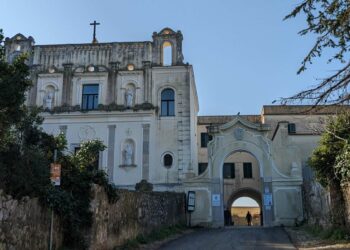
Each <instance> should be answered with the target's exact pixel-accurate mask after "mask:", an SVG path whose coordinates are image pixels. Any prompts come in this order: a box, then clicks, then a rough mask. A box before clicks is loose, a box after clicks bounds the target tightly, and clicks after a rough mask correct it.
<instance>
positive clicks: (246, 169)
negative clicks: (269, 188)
mask: <svg viewBox="0 0 350 250" xmlns="http://www.w3.org/2000/svg"><path fill="white" fill-rule="evenodd" d="M243 176H244V178H245V179H251V178H253V167H252V163H251V162H244V163H243Z"/></svg>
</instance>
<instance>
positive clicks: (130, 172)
mask: <svg viewBox="0 0 350 250" xmlns="http://www.w3.org/2000/svg"><path fill="white" fill-rule="evenodd" d="M182 39H183V37H182V34H181V32H180V31H177V32H175V31H173V30H171V29H170V28H165V29H163V30H161V31H160V32H154V33H153V35H152V41H144V42H111V43H89V44H58V45H35V44H34V39H33V38H32V37H28V38H27V37H25V36H23V35H21V34H17V35H15V36H13V37H12V38H6V39H5V50H6V57H7V59H8V61H9V62H11V61H12V60H13V59H14V58H15V56H17V55H18V54H20V53H22V52H31V57H30V58H29V65H30V67H31V78H32V80H33V87H32V88H31V90H30V91H29V92H28V93H27V105H29V106H31V105H38V106H43V108H44V112H43V113H42V115H43V117H44V118H45V121H44V124H43V128H44V130H45V131H46V132H48V133H51V134H54V135H57V134H59V133H64V134H65V135H66V137H67V141H68V146H69V150H68V151H69V152H67V153H74V152H75V151H76V150H78V149H79V146H80V144H81V143H82V142H83V141H86V140H90V139H100V140H101V141H102V142H103V143H104V144H105V145H106V146H107V149H106V150H105V151H103V152H100V155H99V167H100V168H101V169H104V170H105V171H106V172H107V174H108V176H109V180H110V182H112V183H114V184H115V185H117V186H118V187H121V188H125V189H134V187H135V184H136V183H138V182H140V181H141V180H146V181H148V182H149V183H152V184H153V188H154V190H157V191H169V190H171V191H180V192H187V191H195V192H196V208H195V211H194V212H193V214H192V223H193V224H204V225H209V226H222V225H223V224H224V216H223V214H224V209H228V207H230V206H231V204H232V202H233V201H234V200H235V199H237V198H239V197H242V196H248V197H251V198H253V199H254V200H256V201H257V203H258V204H259V205H260V208H261V210H262V214H263V224H264V226H274V225H281V224H284V225H294V223H295V222H296V221H299V220H302V219H303V218H304V213H303V207H302V200H303V197H304V196H303V188H302V187H303V175H302V173H303V170H304V168H305V167H307V159H308V157H309V156H310V155H311V153H312V150H313V149H314V148H315V147H316V146H317V143H318V141H319V138H320V133H321V131H322V129H323V126H324V124H325V120H326V119H327V116H329V115H335V114H337V113H338V112H341V111H342V110H344V109H346V108H347V107H343V108H339V107H334V106H333V107H330V106H323V107H320V108H319V109H317V110H312V111H310V108H311V107H310V106H282V105H274V106H263V108H262V112H261V114H257V115H237V116H214V117H210V116H203V117H201V116H197V113H198V110H199V106H198V97H197V92H196V84H195V80H194V72H193V68H192V66H191V65H190V64H188V63H184V60H183V54H182ZM169 47H170V50H169V51H170V60H169V61H167V62H166V56H165V54H166V50H165V49H166V48H169ZM205 134H207V138H205ZM202 135H204V136H203V137H202ZM209 135H210V136H211V137H212V140H211V141H210V142H209ZM203 141H204V144H206V145H205V146H202V144H203Z"/></svg>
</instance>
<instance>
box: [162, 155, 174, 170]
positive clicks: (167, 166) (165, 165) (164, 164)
mask: <svg viewBox="0 0 350 250" xmlns="http://www.w3.org/2000/svg"><path fill="white" fill-rule="evenodd" d="M166 156H170V157H171V164H170V165H167V164H166V159H165V157H166ZM173 164H174V156H173V155H172V154H170V153H165V154H164V155H163V166H164V167H165V168H171V167H172V166H173Z"/></svg>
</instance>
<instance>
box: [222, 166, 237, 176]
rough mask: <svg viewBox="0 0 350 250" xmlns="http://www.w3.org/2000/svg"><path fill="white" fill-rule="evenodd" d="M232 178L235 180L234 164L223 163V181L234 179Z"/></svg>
mask: <svg viewBox="0 0 350 250" xmlns="http://www.w3.org/2000/svg"><path fill="white" fill-rule="evenodd" d="M234 178H235V164H234V163H224V179H234Z"/></svg>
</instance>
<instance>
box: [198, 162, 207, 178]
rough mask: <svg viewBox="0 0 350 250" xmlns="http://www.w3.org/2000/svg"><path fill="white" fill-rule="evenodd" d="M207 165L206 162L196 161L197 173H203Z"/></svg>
mask: <svg viewBox="0 0 350 250" xmlns="http://www.w3.org/2000/svg"><path fill="white" fill-rule="evenodd" d="M207 167H208V163H198V175H200V174H203V173H204V171H205V170H206V169H207Z"/></svg>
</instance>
